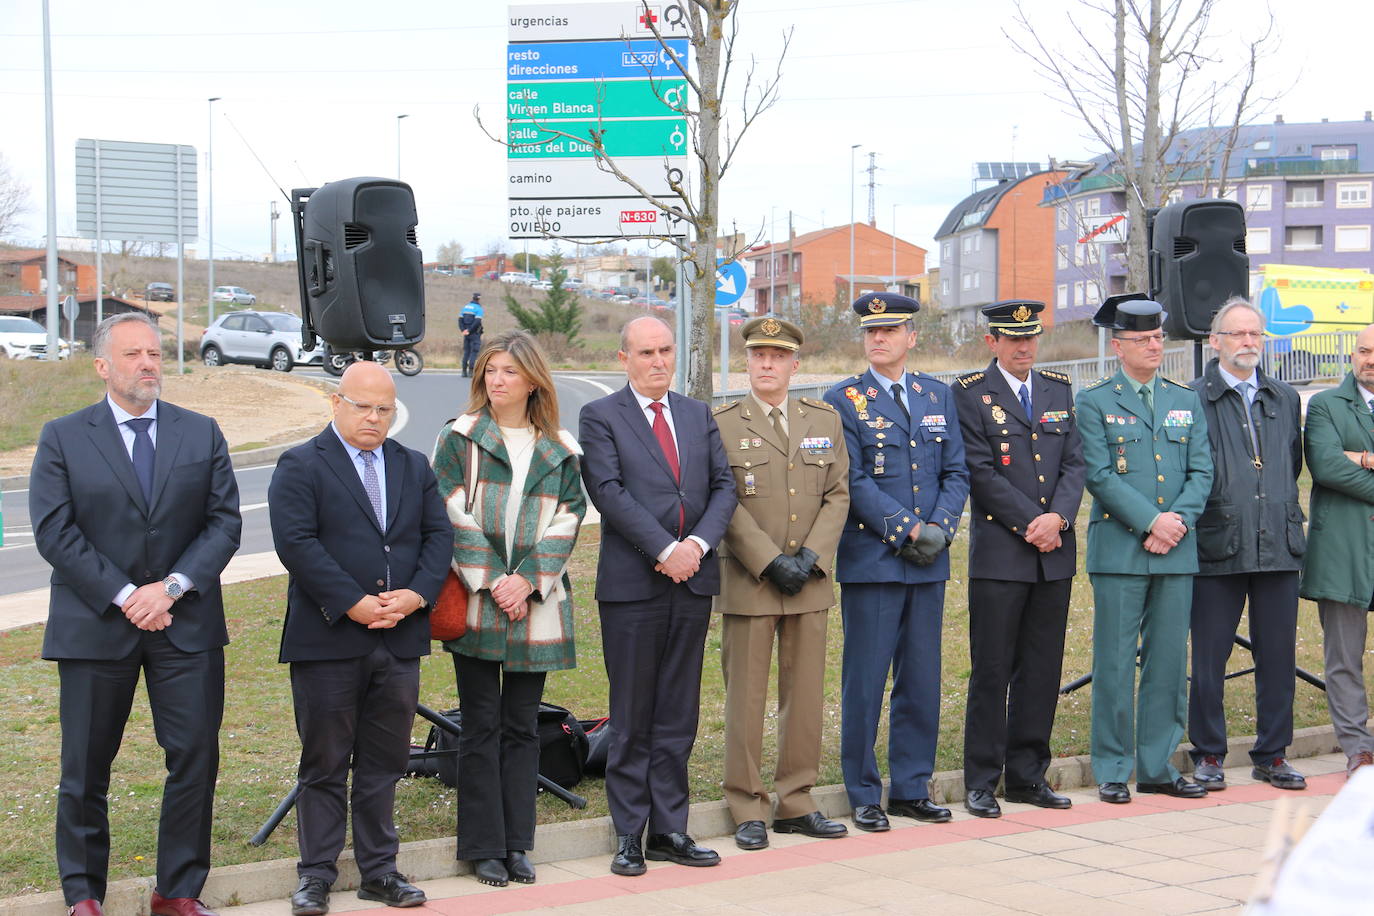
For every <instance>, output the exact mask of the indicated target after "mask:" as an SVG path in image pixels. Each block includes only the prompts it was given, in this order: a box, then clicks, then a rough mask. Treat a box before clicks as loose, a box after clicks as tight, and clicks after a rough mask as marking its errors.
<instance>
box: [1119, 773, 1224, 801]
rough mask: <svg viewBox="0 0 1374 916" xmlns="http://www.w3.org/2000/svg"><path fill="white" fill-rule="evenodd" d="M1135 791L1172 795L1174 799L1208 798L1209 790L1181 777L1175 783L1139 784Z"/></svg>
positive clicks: (1136, 785)
mask: <svg viewBox="0 0 1374 916" xmlns="http://www.w3.org/2000/svg"><path fill="white" fill-rule="evenodd" d="M1135 790H1136V791H1137V792H1140V793H1142V794H1146V795H1148V794H1156V795H1171V796H1173V797H1174V798H1206V797H1207V790H1206V789H1204V788H1203V787H1202V786H1200V785H1198V784H1197V783H1195V782H1189V781H1188V780H1186V779H1184V778H1183V777H1182V776H1180V777H1179V778H1178V779H1175V780H1174V781H1173V782H1138V783H1136V784H1135Z"/></svg>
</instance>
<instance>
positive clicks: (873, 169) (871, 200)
mask: <svg viewBox="0 0 1374 916" xmlns="http://www.w3.org/2000/svg"><path fill="white" fill-rule="evenodd" d="M864 171H866V172H868V224H869V225H870V226H872V227H873V228H874V229H876V228H878V211H877V210H876V209H874V207H875V206H876V203H875V197H874V191H875V189H876V188H877V187H878V183H877V180H876V176H877V174H878V154H877V153H869V154H868V168H866V169H864Z"/></svg>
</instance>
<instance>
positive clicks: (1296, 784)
mask: <svg viewBox="0 0 1374 916" xmlns="http://www.w3.org/2000/svg"><path fill="white" fill-rule="evenodd" d="M1250 775H1251V776H1252V777H1254V778H1255V779H1259V780H1262V781H1264V782H1267V783H1269V785H1271V786H1274V787H1275V788H1278V789H1306V788H1307V777H1305V776H1303V775H1302V774H1301V773H1299V772H1298V771H1297V770H1295V769H1293V767H1292V766H1291V765H1290V764H1289V763H1288V761H1287V760H1284V759H1283V758H1282V757H1275V758H1274V759H1273V760H1271V761H1269V762H1268V763H1257V764H1255V768H1254V769H1253V770H1251V771H1250Z"/></svg>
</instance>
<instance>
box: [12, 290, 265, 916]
mask: <svg viewBox="0 0 1374 916" xmlns="http://www.w3.org/2000/svg"><path fill="white" fill-rule="evenodd" d="M92 349H93V351H94V352H95V368H96V372H98V373H99V374H100V377H101V378H102V379H104V380H105V399H104V400H102V401H100V402H99V403H97V404H94V405H92V406H90V407H87V408H85V409H84V410H78V411H77V412H76V413H72V414H68V415H67V416H65V417H61V418H60V419H57V420H53V421H52V422H50V423H48V424H47V425H46V426H44V427H43V433H42V435H41V436H40V438H39V441H38V453H37V454H36V455H35V456H34V460H33V471H32V472H31V476H30V483H29V512H30V515H31V516H32V518H33V529H34V536H35V540H36V541H37V545H38V551H39V553H41V554H42V555H43V558H44V559H45V560H47V561H48V562H49V563H51V564H52V568H53V573H52V588H51V590H50V593H49V594H50V598H49V609H48V627H47V630H46V631H45V633H44V636H43V657H44V658H47V659H53V660H56V661H57V669H58V675H59V677H60V678H61V684H62V694H61V719H62V783H61V787H60V788H59V790H58V800H57V866H58V870H59V872H60V874H61V876H62V893H63V896H64V897H65V898H66V900H67V905H68V906H69V907H70V910H69V913H70V914H75V916H100V913H101V912H102V909H101V901H102V900H103V899H104V897H105V885H106V876H107V873H108V865H109V857H110V826H109V818H108V815H107V811H108V809H107V804H106V794H107V792H108V791H109V786H110V765H111V763H112V762H113V761H114V756H115V754H116V752H117V751H118V750H119V743H120V739H121V738H122V737H123V734H124V723H125V722H126V721H127V720H128V717H129V710H130V707H131V706H132V704H133V697H134V688H135V687H136V686H137V684H138V677H139V672H140V671H142V672H143V676H144V678H145V682H146V685H147V689H148V703H149V706H150V707H151V708H152V714H153V724H154V729H155V732H156V735H157V741H158V744H159V745H160V746H161V747H162V748H163V750H165V751H166V756H167V782H166V785H165V786H164V788H163V794H162V818H161V821H160V823H159V827H158V853H157V888H156V889H155V890H154V892H153V897H152V904H151V907H152V911H153V912H154V913H156V914H159V916H207V914H208V912H209V911H208V910H206V909H205V907H204V905H203V904H202V903H201V902H200V901H199V900H198V899H197V898H198V897H199V895H200V892H201V888H202V887H203V886H204V884H205V877H206V875H207V874H208V873H209V870H210V826H211V811H212V808H213V805H214V796H215V776H216V774H217V773H218V771H219V726H220V720H221V718H222V717H223V712H224V645H225V644H226V643H227V642H229V635H228V633H227V631H226V630H225V626H224V607H223V604H222V603H221V599H220V590H219V576H220V573H221V572H222V571H223V570H224V567H225V565H226V564H228V562H229V560H230V558H231V557H233V555H234V552H235V551H236V550H238V546H239V531H240V528H241V521H240V519H239V494H238V485H237V484H236V483H235V481H234V471H233V468H232V467H231V465H230V463H229V449H228V447H227V446H226V445H225V442H224V436H222V435H221V434H220V431H219V427H218V426H217V425H216V424H215V421H214V420H212V419H210V418H209V417H205V416H201V415H200V414H197V413H192V412H191V411H189V410H183V409H181V408H180V407H177V406H175V405H173V404H168V403H166V402H165V401H160V400H158V396H159V395H160V394H161V391H162V347H161V342H160V338H159V335H158V331H157V326H156V325H155V324H153V322H152V321H150V320H149V319H148V318H147V317H146V316H144V315H143V314H142V313H133V312H130V313H126V314H122V315H113V316H111V317H110V318H107V319H106V320H105V321H103V322H101V323H100V325H99V327H97V328H96V331H95V335H94V337H93V339H92Z"/></svg>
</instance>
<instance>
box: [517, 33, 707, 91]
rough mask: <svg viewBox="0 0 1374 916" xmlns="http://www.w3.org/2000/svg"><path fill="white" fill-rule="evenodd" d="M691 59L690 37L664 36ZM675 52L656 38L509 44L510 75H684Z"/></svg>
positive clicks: (527, 77) (594, 77)
mask: <svg viewBox="0 0 1374 916" xmlns="http://www.w3.org/2000/svg"><path fill="white" fill-rule="evenodd" d="M664 43H665V44H666V45H667V46H668V48H670V49H672V52H673V54H676V55H677V56H678V59H679V60H682V61H684V62H685V61H686V60H687V39H685V38H668V39H665V40H664ZM681 75H682V73H681V71H679V70H678V68H677V64H675V63H674V62H673V55H672V54H669V53H668V51H667V50H665V49H664V48H663V46H662V45H660V44H659V43H658V42H657V41H656V40H652V39H651V40H649V41H642V40H641V41H554V42H536V43H533V44H510V45H507V46H506V78H507V79H508V80H511V81H520V82H529V81H531V80H598V79H648V78H649V77H664V76H681Z"/></svg>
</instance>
